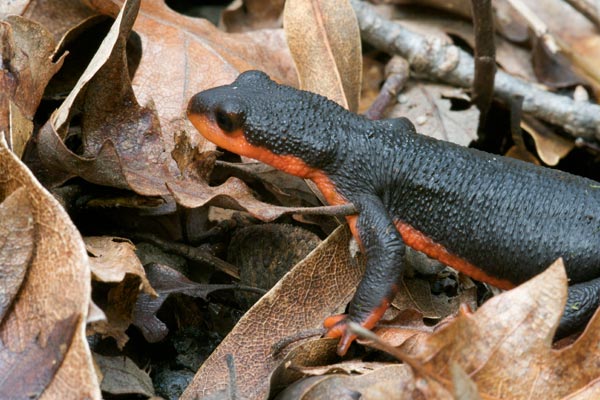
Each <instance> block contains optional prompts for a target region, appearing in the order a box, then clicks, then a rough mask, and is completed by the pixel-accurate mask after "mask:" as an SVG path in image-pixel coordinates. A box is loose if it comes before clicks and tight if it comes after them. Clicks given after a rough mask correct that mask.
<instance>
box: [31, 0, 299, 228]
mask: <svg viewBox="0 0 600 400" xmlns="http://www.w3.org/2000/svg"><path fill="white" fill-rule="evenodd" d="M138 6H139V1H130V2H128V3H127V4H126V7H127V9H123V12H122V13H121V14H119V17H118V18H117V19H116V20H115V23H114V25H113V27H112V28H111V31H110V32H109V34H108V35H107V37H106V38H105V40H104V41H103V43H102V45H101V46H100V48H99V49H98V51H97V53H96V55H95V56H94V59H93V60H92V62H91V63H90V64H89V66H88V68H87V69H86V71H85V72H84V73H83V75H82V77H81V78H80V80H79V82H78V83H77V85H76V86H75V88H74V89H73V91H72V92H71V93H70V94H69V96H68V97H67V99H66V100H65V101H64V102H63V103H62V105H61V106H60V108H59V109H58V110H56V111H55V112H54V113H53V115H52V116H51V118H50V120H49V121H48V122H47V123H46V124H45V125H44V126H43V127H42V129H41V130H40V133H39V135H38V137H37V154H38V156H39V160H41V162H40V161H37V162H35V163H34V162H31V165H36V166H37V168H36V172H37V173H38V175H39V176H42V177H44V179H45V180H44V182H45V184H46V185H48V186H57V185H60V184H62V183H63V182H64V181H66V180H67V179H69V178H71V177H74V176H80V177H82V178H84V179H86V180H87V181H90V182H93V183H96V184H100V185H105V186H113V187H117V188H125V189H131V190H134V191H135V192H137V193H139V194H142V195H146V196H169V195H170V194H171V192H172V194H173V195H174V197H175V199H176V200H177V201H178V202H179V203H180V204H182V205H184V206H186V207H190V208H194V207H200V206H202V205H205V204H206V203H207V202H209V201H212V203H211V204H215V205H221V206H223V207H233V208H237V209H246V210H248V211H249V212H250V213H252V214H253V215H255V216H257V217H259V218H261V219H264V220H272V219H274V218H277V217H278V216H280V215H281V214H282V213H285V212H288V211H289V210H288V209H287V208H285V207H274V206H271V205H268V204H265V203H262V202H260V201H257V200H256V199H255V198H254V197H253V195H252V193H251V191H250V189H248V188H247V186H246V185H245V184H244V183H243V182H242V181H240V180H238V179H235V178H232V179H229V180H227V181H226V182H225V183H223V184H222V185H220V186H216V187H211V186H209V185H208V183H207V179H208V174H209V173H210V171H211V169H212V165H213V163H214V159H215V158H216V155H215V153H214V152H205V153H199V148H198V147H193V146H192V145H191V143H190V142H189V139H190V138H189V136H187V135H184V134H180V135H177V146H176V147H175V149H174V152H173V153H169V152H167V140H165V136H164V135H163V132H164V130H162V129H161V125H160V123H159V118H158V115H157V112H156V111H155V110H154V108H153V105H152V104H150V105H149V106H148V107H143V106H140V105H139V104H138V103H137V101H136V99H135V96H134V94H133V91H132V88H131V82H130V79H129V75H128V73H127V66H126V62H125V38H126V37H127V34H128V32H129V29H130V28H131V25H132V24H133V22H134V20H135V16H136V11H137V7H138ZM136 76H137V75H136ZM171 86H173V85H171ZM76 103H77V104H79V105H80V106H79V107H75V104H76ZM79 108H82V109H83V115H82V117H81V120H82V128H81V129H82V132H81V141H82V144H83V145H82V150H81V153H82V154H76V153H74V152H73V151H71V150H70V149H69V148H68V147H67V146H66V145H65V143H64V141H63V140H64V138H65V136H66V135H67V130H66V129H67V127H68V122H69V120H70V118H71V113H73V111H74V110H75V109H79Z"/></svg>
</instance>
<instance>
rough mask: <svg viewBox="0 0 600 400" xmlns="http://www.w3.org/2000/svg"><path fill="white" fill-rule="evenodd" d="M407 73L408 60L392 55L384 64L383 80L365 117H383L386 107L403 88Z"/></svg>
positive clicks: (393, 101)
mask: <svg viewBox="0 0 600 400" xmlns="http://www.w3.org/2000/svg"><path fill="white" fill-rule="evenodd" d="M409 74H410V66H409V65H408V62H407V61H406V60H405V59H404V58H402V57H398V56H394V57H392V59H391V60H390V61H389V62H388V63H387V65H386V66H385V82H384V83H383V86H381V90H380V91H379V94H378V95H377V98H376V99H375V101H373V104H371V107H369V109H368V110H367V112H365V117H367V118H369V119H381V118H383V114H384V112H385V110H386V108H388V107H389V106H390V105H391V104H394V103H395V100H396V96H397V95H398V93H400V91H401V90H402V89H404V85H405V84H406V81H408V76H409Z"/></svg>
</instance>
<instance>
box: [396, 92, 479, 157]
mask: <svg viewBox="0 0 600 400" xmlns="http://www.w3.org/2000/svg"><path fill="white" fill-rule="evenodd" d="M469 101H470V100H468V99H467V98H465V95H464V93H463V92H462V91H461V90H460V89H455V88H452V87H450V86H446V85H442V84H437V83H429V82H428V83H421V82H416V81H412V80H411V81H409V82H408V84H407V86H406V90H405V91H404V92H403V94H402V95H401V96H400V100H399V102H398V104H397V105H396V106H395V107H394V108H393V110H392V111H391V113H390V118H396V117H406V118H408V119H410V120H411V121H412V122H413V123H414V125H415V128H416V129H417V132H419V133H421V134H423V135H427V136H431V137H433V138H436V139H440V140H445V141H448V142H452V143H457V144H460V145H462V146H468V145H469V143H471V141H473V140H475V139H477V123H478V121H479V111H478V110H477V108H476V107H472V106H471V105H470V103H469ZM454 102H456V103H458V104H460V105H461V106H460V107H458V109H457V110H454V105H453V103H454Z"/></svg>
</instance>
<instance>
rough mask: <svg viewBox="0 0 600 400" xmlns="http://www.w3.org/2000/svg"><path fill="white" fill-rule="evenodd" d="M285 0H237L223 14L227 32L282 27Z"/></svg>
mask: <svg viewBox="0 0 600 400" xmlns="http://www.w3.org/2000/svg"><path fill="white" fill-rule="evenodd" d="M284 3H285V1H284V0H235V1H234V2H232V3H231V4H230V5H229V6H228V7H227V8H226V9H225V10H224V11H223V13H222V14H221V23H222V25H223V26H224V27H225V30H226V31H227V32H247V31H254V30H258V29H274V28H281V24H282V22H281V20H282V18H281V17H282V14H283V4H284Z"/></svg>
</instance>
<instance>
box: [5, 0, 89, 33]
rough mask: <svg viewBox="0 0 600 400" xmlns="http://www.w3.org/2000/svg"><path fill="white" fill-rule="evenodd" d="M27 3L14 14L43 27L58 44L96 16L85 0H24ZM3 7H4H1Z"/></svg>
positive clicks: (15, 10) (14, 11)
mask: <svg viewBox="0 0 600 400" xmlns="http://www.w3.org/2000/svg"><path fill="white" fill-rule="evenodd" d="M22 2H23V3H27V4H26V5H24V6H23V7H20V9H17V8H15V9H14V10H13V13H14V14H20V15H22V16H23V17H25V18H28V19H31V20H33V21H36V22H38V23H39V24H40V25H43V26H44V27H45V28H46V29H47V30H48V31H50V33H51V34H52V36H53V37H54V39H55V40H56V41H57V42H58V41H60V40H61V39H62V38H63V35H64V34H66V33H67V32H68V31H69V30H70V29H71V28H73V27H74V26H76V25H78V24H79V23H80V22H81V21H83V20H85V19H87V18H89V17H91V16H93V15H96V14H97V13H96V12H94V11H93V10H92V9H90V8H89V7H87V6H86V4H85V0H24V1H22ZM0 7H2V6H0Z"/></svg>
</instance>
